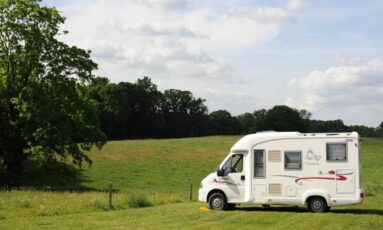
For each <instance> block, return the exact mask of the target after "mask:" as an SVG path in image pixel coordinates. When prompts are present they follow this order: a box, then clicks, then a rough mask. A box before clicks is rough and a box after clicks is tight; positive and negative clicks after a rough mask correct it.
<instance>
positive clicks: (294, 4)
mask: <svg viewBox="0 0 383 230" xmlns="http://www.w3.org/2000/svg"><path fill="white" fill-rule="evenodd" d="M307 7H308V4H307V3H306V1H304V0H290V1H289V3H288V4H287V9H289V10H302V9H305V8H307Z"/></svg>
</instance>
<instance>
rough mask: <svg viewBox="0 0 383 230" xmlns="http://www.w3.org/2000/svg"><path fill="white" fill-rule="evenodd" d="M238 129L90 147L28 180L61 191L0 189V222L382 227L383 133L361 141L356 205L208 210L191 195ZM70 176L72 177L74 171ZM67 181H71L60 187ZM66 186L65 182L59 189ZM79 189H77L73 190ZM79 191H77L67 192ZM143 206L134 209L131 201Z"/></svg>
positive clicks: (17, 225) (0, 225) (2, 225)
mask: <svg viewBox="0 0 383 230" xmlns="http://www.w3.org/2000/svg"><path fill="white" fill-rule="evenodd" d="M238 139H239V137H237V136H228V137H204V138H186V139H170V140H133V141H115V142H109V143H108V144H107V145H106V146H105V147H104V149H103V150H102V151H98V150H94V151H92V152H91V158H92V159H93V165H92V167H91V168H88V167H84V168H83V169H82V170H81V171H79V172H78V171H75V172H74V171H73V169H68V168H59V170H56V171H54V170H52V171H51V172H50V173H46V174H39V177H41V176H42V177H43V178H42V179H39V180H38V179H37V177H36V178H35V179H30V180H29V183H30V185H38V186H42V185H44V184H45V185H53V186H60V187H62V188H64V191H60V192H52V191H51V192H48V191H40V190H30V189H26V190H21V191H11V192H7V191H3V192H0V229H25V228H31V229H44V228H45V229H52V228H55V229H56V228H59V229H60V228H63V229H73V228H78V229H84V228H87V229H94V228H108V229H109V228H114V229H116V228H121V229H140V228H141V229H169V228H170V229H179V228H180V229H201V228H205V229H217V228H220V229H232V228H239V229H250V228H254V227H266V228H271V229H278V228H281V229H282V228H286V227H289V226H291V227H294V228H299V229H318V228H322V229H344V228H351V229H383V157H382V156H383V148H382V147H383V139H374V138H366V139H363V142H362V163H363V173H362V177H363V182H364V187H365V188H366V190H367V197H366V199H365V202H364V203H363V204H362V205H355V206H342V207H336V208H333V209H332V211H331V212H330V213H325V214H312V213H309V212H307V211H306V210H305V209H303V208H294V207H272V208H271V209H270V210H267V209H262V208H260V207H244V206H241V207H239V208H237V209H236V210H234V211H228V212H216V211H206V206H207V205H206V204H204V203H199V202H190V201H188V189H189V184H190V182H192V183H193V185H194V199H196V196H197V189H198V187H199V183H200V181H201V179H203V178H204V177H205V176H206V175H207V174H208V173H210V172H212V171H214V170H215V168H216V167H217V166H218V164H219V163H220V162H221V161H222V159H223V158H224V157H225V156H226V154H227V153H228V151H229V149H230V147H231V146H232V145H233V144H234V143H235V142H236V140H238ZM73 177H74V178H73ZM108 183H113V187H114V189H115V190H116V193H115V194H114V197H113V198H114V199H113V204H114V208H115V210H113V211H106V210H107V202H108V201H107V200H108V197H107V194H106V193H105V192H102V191H103V190H105V188H106V186H107V184H108ZM66 186H69V187H66ZM65 188H66V189H65ZM77 188H81V189H80V190H78V189H77ZM72 190H75V191H81V192H73V191H72ZM140 199H142V200H143V201H144V203H145V202H148V203H147V206H151V207H147V208H140V209H137V208H132V207H134V205H132V203H133V204H135V203H137V202H136V201H137V200H140Z"/></svg>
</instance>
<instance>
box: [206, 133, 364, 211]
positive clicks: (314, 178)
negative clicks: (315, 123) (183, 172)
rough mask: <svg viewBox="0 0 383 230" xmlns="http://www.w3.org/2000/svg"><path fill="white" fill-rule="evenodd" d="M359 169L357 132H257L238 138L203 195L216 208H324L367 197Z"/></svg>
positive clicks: (213, 174) (314, 209)
mask: <svg viewBox="0 0 383 230" xmlns="http://www.w3.org/2000/svg"><path fill="white" fill-rule="evenodd" d="M360 171H361V162H360V142H359V135H358V133H356V132H350V133H299V132H273V131H270V132H258V133H256V134H251V135H247V136H245V137H243V138H241V139H240V140H239V141H238V142H237V143H235V145H234V146H233V147H232V148H231V150H230V153H229V155H228V156H227V157H226V158H225V159H224V161H223V162H222V163H221V164H220V165H219V168H218V170H217V172H215V173H211V174H210V175H208V176H207V177H206V178H205V179H204V180H203V181H202V183H201V186H200V189H199V200H200V201H202V202H208V203H209V207H210V208H211V209H215V210H224V209H230V208H233V207H234V206H235V205H236V204H262V205H263V206H265V207H269V206H270V205H273V204H282V205H299V206H302V205H306V204H307V205H308V207H309V209H310V210H311V211H313V212H324V211H327V210H329V209H330V207H332V206H336V205H348V204H359V203H362V202H363V199H364V189H363V187H362V183H361V176H360Z"/></svg>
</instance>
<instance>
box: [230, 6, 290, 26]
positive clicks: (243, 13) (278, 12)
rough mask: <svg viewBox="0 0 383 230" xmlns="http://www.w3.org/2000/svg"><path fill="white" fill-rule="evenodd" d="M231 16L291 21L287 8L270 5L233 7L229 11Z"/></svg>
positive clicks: (268, 21) (263, 21)
mask: <svg viewBox="0 0 383 230" xmlns="http://www.w3.org/2000/svg"><path fill="white" fill-rule="evenodd" d="M228 15H229V16H231V17H246V18H249V19H252V20H255V21H258V22H261V23H277V22H289V21H292V15H291V14H290V12H289V11H288V10H285V9H282V8H271V7H244V6H241V7H235V8H232V9H231V10H230V11H229V13H228Z"/></svg>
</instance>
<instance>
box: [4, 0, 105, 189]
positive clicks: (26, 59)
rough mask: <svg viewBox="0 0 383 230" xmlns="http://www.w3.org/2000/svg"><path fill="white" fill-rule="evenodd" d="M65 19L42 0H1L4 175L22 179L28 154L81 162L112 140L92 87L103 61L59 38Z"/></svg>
mask: <svg viewBox="0 0 383 230" xmlns="http://www.w3.org/2000/svg"><path fill="white" fill-rule="evenodd" d="M64 20H65V19H64V17H62V16H61V15H60V14H59V13H58V11H57V10H56V9H55V8H49V7H42V6H40V4H39V1H38V0H0V173H1V172H3V178H2V179H3V180H2V181H1V182H0V183H15V181H16V180H17V175H18V172H20V170H21V166H22V162H23V161H24V160H25V159H27V158H31V159H37V160H56V159H63V158H67V157H70V159H71V160H72V161H73V163H74V164H77V165H81V163H82V162H83V161H86V162H88V163H91V160H90V159H89V158H88V157H87V155H86V151H88V150H90V149H91V148H92V146H97V147H99V148H101V147H102V145H103V144H104V143H105V136H104V134H103V133H102V132H101V131H100V129H99V127H98V117H97V107H96V103H95V102H94V101H93V100H91V99H89V97H88V96H87V93H86V90H85V86H86V84H88V83H89V82H90V81H91V80H92V79H94V76H93V75H92V70H94V69H96V68H97V64H96V63H94V62H93V61H92V60H91V59H90V52H89V51H85V50H83V49H80V48H77V47H75V46H69V45H67V44H65V43H63V42H61V41H59V40H58V39H57V37H58V36H59V35H63V34H65V33H66V32H65V31H64V32H63V33H62V34H60V30H59V27H60V25H61V24H62V23H64Z"/></svg>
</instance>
